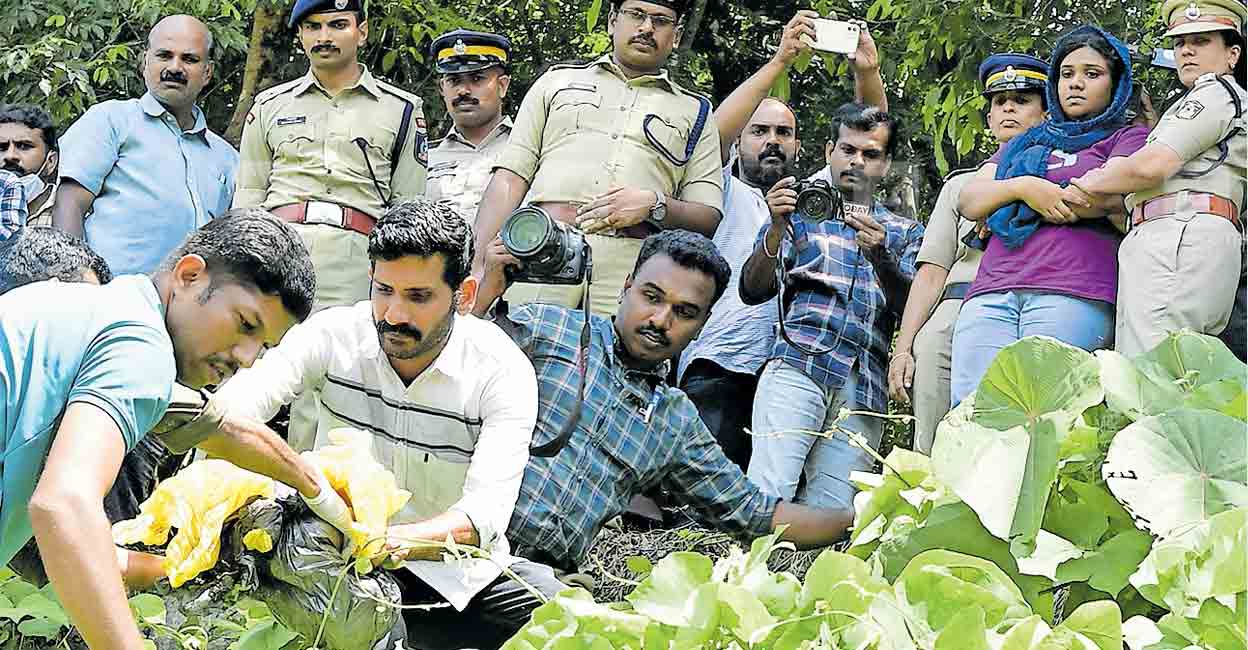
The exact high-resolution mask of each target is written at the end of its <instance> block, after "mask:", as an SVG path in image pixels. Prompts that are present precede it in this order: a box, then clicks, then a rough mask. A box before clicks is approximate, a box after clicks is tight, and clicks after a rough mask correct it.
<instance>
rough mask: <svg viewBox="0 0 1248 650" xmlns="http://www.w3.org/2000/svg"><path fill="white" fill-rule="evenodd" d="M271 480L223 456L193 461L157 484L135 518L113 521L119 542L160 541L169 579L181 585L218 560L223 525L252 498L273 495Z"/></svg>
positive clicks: (151, 542)
mask: <svg viewBox="0 0 1248 650" xmlns="http://www.w3.org/2000/svg"><path fill="white" fill-rule="evenodd" d="M273 490H274V483H273V479H271V478H268V477H265V476H261V475H259V474H255V473H252V472H249V471H247V470H244V469H240V468H238V467H236V466H234V465H233V464H232V463H229V462H227V461H224V460H203V461H198V462H195V463H192V464H191V465H189V466H187V467H186V468H185V469H183V470H182V471H180V472H178V474H177V475H176V476H173V477H172V478H170V479H169V480H167V481H164V482H162V483H161V484H160V485H158V486H156V491H155V492H153V493H152V496H151V497H150V498H149V499H148V500H147V501H144V502H143V505H142V506H140V508H139V516H138V517H135V518H134V519H130V520H127V521H119V522H117V523H116V524H113V541H114V542H116V543H117V544H122V545H125V544H137V543H143V544H148V545H152V546H159V545H162V544H164V543H165V542H166V541H167V540H168V539H169V531H170V529H172V528H176V529H177V531H178V532H177V534H176V535H174V537H173V541H172V542H170V544H169V546H168V548H166V549H165V562H164V569H165V575H167V576H169V583H170V584H171V585H172V586H173V587H174V588H177V587H180V586H182V585H183V584H184V583H186V582H187V581H188V580H191V579H193V578H194V577H195V576H197V575H199V574H200V573H203V572H204V571H207V570H208V569H211V568H212V567H214V566H216V564H217V557H218V555H219V554H220V552H221V527H222V526H223V525H224V524H225V520H226V519H228V518H229V517H230V515H233V514H234V513H235V512H236V511H237V510H238V509H239V508H242V507H243V506H244V505H246V504H247V503H248V502H250V501H251V500H252V499H253V498H257V497H262V498H273Z"/></svg>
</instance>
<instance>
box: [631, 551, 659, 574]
mask: <svg viewBox="0 0 1248 650" xmlns="http://www.w3.org/2000/svg"><path fill="white" fill-rule="evenodd" d="M624 566H627V567H628V570H629V571H632V572H633V575H639V576H644V575H646V574H648V573H650V572H651V571H653V570H654V565H653V564H652V563H651V562H650V560H649V559H647V558H645V557H643V556H640V555H630V556H628V557H627V558H625V559H624Z"/></svg>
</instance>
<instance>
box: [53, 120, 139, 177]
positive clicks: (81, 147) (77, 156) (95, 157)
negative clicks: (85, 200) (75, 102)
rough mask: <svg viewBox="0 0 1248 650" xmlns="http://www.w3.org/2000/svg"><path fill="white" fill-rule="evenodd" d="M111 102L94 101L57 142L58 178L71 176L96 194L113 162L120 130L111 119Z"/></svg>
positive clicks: (115, 157) (122, 137) (118, 147)
mask: <svg viewBox="0 0 1248 650" xmlns="http://www.w3.org/2000/svg"><path fill="white" fill-rule="evenodd" d="M116 106H120V104H118V103H115V102H105V103H103V104H96V105H95V106H92V107H91V108H89V109H87V112H86V113H84V114H83V115H82V117H80V118H78V121H77V122H74V123H73V124H72V125H71V126H70V127H69V129H68V130H67V131H65V134H64V135H62V136H61V137H60V139H59V140H58V141H57V144H58V146H59V147H60V149H61V162H60V167H59V169H60V177H61V178H69V179H73V181H74V182H75V183H78V184H79V185H81V186H83V187H85V188H87V191H89V192H91V193H92V194H94V195H96V196H99V194H100V190H101V189H102V188H103V187H104V179H105V178H106V177H107V176H108V174H109V172H111V171H112V169H113V166H114V165H116V164H117V159H118V155H119V153H120V151H121V141H122V140H123V139H124V134H123V133H122V131H123V130H124V129H123V128H122V127H121V126H120V125H118V124H117V120H116V119H114V116H113V111H112V110H111V109H112V108H113V107H116Z"/></svg>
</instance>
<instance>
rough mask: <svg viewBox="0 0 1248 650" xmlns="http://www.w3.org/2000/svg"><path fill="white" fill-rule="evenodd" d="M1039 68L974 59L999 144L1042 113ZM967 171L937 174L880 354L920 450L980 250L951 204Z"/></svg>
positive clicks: (931, 432) (927, 445)
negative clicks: (888, 343) (908, 282)
mask: <svg viewBox="0 0 1248 650" xmlns="http://www.w3.org/2000/svg"><path fill="white" fill-rule="evenodd" d="M1047 71H1048V64H1046V63H1045V62H1044V61H1041V60H1040V59H1037V58H1036V57H1034V56H1029V55H1026V54H994V55H992V56H990V57H988V58H987V59H985V60H984V62H983V63H982V64H981V65H980V66H979V81H980V83H981V84H983V85H984V91H983V95H984V97H985V98H986V99H987V100H988V128H989V129H990V130H991V131H992V135H993V137H995V138H996V140H997V143H998V144H1000V145H1001V146H1002V147H1004V146H1005V143H1006V142H1009V141H1010V140H1011V139H1012V138H1013V137H1014V136H1016V135H1019V134H1021V133H1023V132H1024V131H1026V130H1027V129H1030V128H1031V127H1033V126H1036V125H1037V124H1040V123H1041V122H1043V121H1044V109H1045V99H1044V84H1045V80H1046V79H1047V78H1048V75H1047ZM975 171H976V170H975V169H964V170H959V171H955V172H953V173H952V174H950V175H949V176H947V177H946V178H945V185H944V187H942V188H941V189H940V196H939V197H937V199H936V207H935V208H934V209H933V210H932V214H931V216H930V217H929V218H928V220H927V229H926V232H925V234H924V235H923V246H922V247H921V248H920V249H919V255H918V257H917V258H916V259H917V262H918V270H917V271H916V273H915V276H914V283H913V285H912V286H911V288H910V296H909V298H908V299H907V300H906V308H905V312H904V314H903V315H902V319H901V332H900V334H898V335H897V342H896V345H894V347H893V354H892V356H891V357H890V358H889V362H888V390H889V393H890V395H891V396H892V398H893V399H895V400H897V401H898V402H902V403H911V404H913V407H914V417H915V420H916V421H915V427H914V449H915V450H916V451H920V452H922V453H925V454H930V453H931V451H932V443H933V442H934V441H935V436H936V425H937V424H938V423H939V422H940V419H941V418H943V417H944V416H945V414H946V413H948V412H949V407H950V404H949V373H950V363H951V361H952V355H953V350H952V348H953V327H954V325H955V324H956V323H957V320H958V312H959V311H960V310H961V308H962V299H963V298H964V297H965V296H966V291H967V289H968V288H970V285H971V280H974V279H975V273H976V272H977V271H978V270H979V260H980V258H981V257H983V251H980V250H979V249H976V248H973V247H970V246H967V245H966V244H964V243H963V242H962V238H963V237H966V236H967V235H968V234H969V233H971V232H972V231H974V230H975V228H976V224H975V222H973V221H971V220H969V219H963V218H961V217H960V216H959V214H958V212H957V205H958V194H959V193H960V192H961V191H962V187H963V186H964V185H966V184H967V183H968V182H970V181H971V180H972V179H973V178H974V173H973V172H975ZM911 390H913V397H912V394H911Z"/></svg>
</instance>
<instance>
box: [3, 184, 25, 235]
mask: <svg viewBox="0 0 1248 650" xmlns="http://www.w3.org/2000/svg"><path fill="white" fill-rule="evenodd" d="M24 225H26V191H25V190H24V189H23V188H22V184H21V183H19V182H17V175H16V174H14V173H12V172H6V171H4V170H2V169H0V241H4V240H6V239H8V238H10V237H12V236H13V235H16V234H17V231H18V230H21V229H22V226H24Z"/></svg>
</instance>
